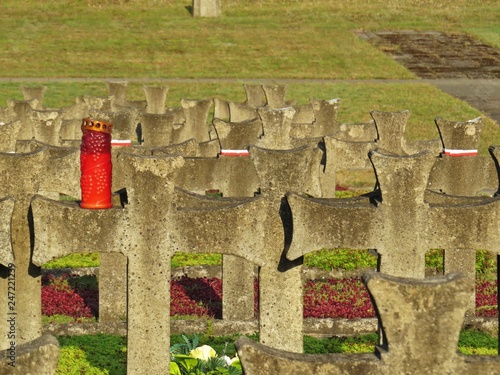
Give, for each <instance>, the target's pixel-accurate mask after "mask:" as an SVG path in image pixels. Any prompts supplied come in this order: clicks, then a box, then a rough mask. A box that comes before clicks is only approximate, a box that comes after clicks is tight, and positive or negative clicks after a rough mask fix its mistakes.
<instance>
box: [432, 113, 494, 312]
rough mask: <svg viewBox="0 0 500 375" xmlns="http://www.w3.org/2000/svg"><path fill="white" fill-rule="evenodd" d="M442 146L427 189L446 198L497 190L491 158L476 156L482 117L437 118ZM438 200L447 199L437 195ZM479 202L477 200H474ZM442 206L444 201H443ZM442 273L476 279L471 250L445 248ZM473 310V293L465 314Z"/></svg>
mask: <svg viewBox="0 0 500 375" xmlns="http://www.w3.org/2000/svg"><path fill="white" fill-rule="evenodd" d="M435 122H436V126H437V128H438V130H439V134H440V136H441V143H442V152H441V157H440V158H437V159H436V163H435V164H434V166H433V168H432V170H431V173H430V176H429V189H432V191H435V192H441V193H443V194H446V195H454V196H468V197H478V194H480V193H481V192H487V191H489V192H490V194H492V193H494V192H496V191H497V190H498V172H497V167H496V165H495V161H494V159H493V158H492V157H491V155H489V156H480V155H479V153H478V148H479V136H480V133H481V128H482V121H481V118H480V117H478V118H475V119H473V120H470V121H465V122H456V121H448V120H445V119H442V118H436V120H435ZM433 199H434V201H435V203H438V202H439V201H438V199H440V200H442V201H446V200H449V197H445V196H442V195H439V194H436V195H435V196H434V197H433ZM475 201H476V202H479V200H478V199H475ZM442 203H445V202H442ZM444 267H445V270H444V271H445V273H450V272H463V273H464V274H465V275H467V277H469V278H471V279H472V280H475V278H476V253H475V251H474V249H472V250H471V249H464V248H461V249H445V252H444ZM475 308H476V294H475V292H473V293H472V294H471V295H470V298H469V308H468V314H471V315H473V314H474V311H475Z"/></svg>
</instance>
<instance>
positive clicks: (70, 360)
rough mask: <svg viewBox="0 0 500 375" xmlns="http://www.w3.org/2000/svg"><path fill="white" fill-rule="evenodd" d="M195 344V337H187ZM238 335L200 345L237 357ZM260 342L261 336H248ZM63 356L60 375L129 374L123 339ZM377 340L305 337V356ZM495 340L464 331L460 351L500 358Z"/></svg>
mask: <svg viewBox="0 0 500 375" xmlns="http://www.w3.org/2000/svg"><path fill="white" fill-rule="evenodd" d="M187 337H188V338H189V340H190V341H191V342H192V340H193V339H194V337H193V335H187ZM238 337H239V335H231V336H222V337H211V336H205V335H201V336H199V340H198V345H199V346H201V345H209V346H211V347H212V348H213V349H215V351H216V352H217V353H225V354H226V355H227V356H229V357H233V356H234V355H235V353H236V348H235V346H234V341H235V340H236V339H237V338H238ZM247 337H249V338H251V339H253V340H258V335H256V334H255V335H250V336H247ZM57 339H58V341H59V344H60V347H61V355H60V359H59V364H58V369H57V372H56V374H57V375H77V374H83V373H84V374H91V375H104V374H106V375H124V374H125V373H126V339H125V337H123V336H112V335H94V336H90V335H83V336H72V337H70V336H58V337H57ZM377 340H378V336H377V334H368V335H362V336H357V337H329V338H324V339H319V338H314V337H310V336H305V337H304V352H305V353H308V354H325V353H351V354H355V353H371V352H373V351H374V349H375V345H376V343H377ZM170 343H171V345H172V346H174V345H176V344H182V343H184V338H183V337H182V335H172V336H171V338H170ZM497 345H498V341H497V339H496V337H492V336H491V335H489V334H487V333H484V332H480V331H476V330H464V331H462V332H461V333H460V337H459V342H458V350H459V352H461V353H462V354H469V355H497V354H498V349H497Z"/></svg>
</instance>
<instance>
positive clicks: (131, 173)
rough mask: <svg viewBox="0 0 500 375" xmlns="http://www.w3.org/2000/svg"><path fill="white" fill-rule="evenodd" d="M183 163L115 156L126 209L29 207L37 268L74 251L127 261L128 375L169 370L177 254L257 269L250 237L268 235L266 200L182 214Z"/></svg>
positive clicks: (255, 241) (256, 245) (43, 203)
mask: <svg viewBox="0 0 500 375" xmlns="http://www.w3.org/2000/svg"><path fill="white" fill-rule="evenodd" d="M182 163H183V159H182V158H181V157H178V156H177V157H170V156H163V157H146V156H137V155H132V154H127V153H125V152H123V153H120V154H119V155H118V157H117V160H116V162H115V165H116V166H115V167H114V168H115V169H118V170H120V171H121V173H120V174H118V176H120V177H118V178H119V179H121V180H120V181H117V184H118V185H120V183H121V182H122V183H123V184H124V187H126V194H127V200H128V202H129V204H127V205H125V207H124V208H121V207H119V208H112V209H109V210H84V209H81V208H80V207H79V206H78V205H77V204H76V203H71V202H70V203H65V202H57V201H52V200H49V199H47V198H43V197H40V196H37V197H36V198H35V199H33V200H32V202H31V207H32V212H33V221H34V233H35V248H34V252H33V262H34V263H35V264H37V265H41V264H44V263H46V262H47V261H49V260H50V259H54V258H58V257H61V256H63V255H66V254H69V253H73V252H104V253H118V252H119V253H122V254H124V255H125V256H127V262H128V270H127V271H128V272H127V275H128V276H127V277H128V306H127V324H128V349H127V358H128V359H127V373H128V374H143V373H144V371H145V368H144V366H145V363H147V367H148V371H149V372H151V373H155V374H160V373H168V371H169V359H170V358H169V353H168V348H169V340H170V316H169V315H170V314H169V304H170V287H169V285H170V259H171V257H172V255H173V254H174V253H175V252H176V251H183V252H193V251H194V252H216V253H217V252H219V253H223V254H232V255H237V256H240V257H243V258H245V259H246V260H248V261H251V262H253V263H255V264H257V265H259V266H264V264H265V261H266V259H265V257H263V256H262V255H261V254H260V253H259V252H257V251H249V249H260V248H262V247H263V244H262V242H263V241H264V240H265V237H263V236H255V232H256V231H257V232H261V231H264V229H265V228H264V227H263V226H264V220H263V219H262V214H261V213H262V212H265V207H266V202H265V199H263V198H262V197H257V198H248V199H244V200H242V201H235V200H232V201H231V202H229V203H227V202H225V203H224V204H222V203H217V207H215V208H214V207H208V208H206V206H207V204H201V203H200V204H199V205H197V207H196V208H194V209H193V208H190V207H182V206H180V205H178V204H177V202H176V201H175V196H176V193H175V189H174V181H175V178H174V176H175V173H176V171H177V170H178V169H179V168H180V167H181V165H182ZM206 200H207V198H205V197H200V198H199V201H200V202H205V203H206ZM148 218H149V219H148ZM153 218H154V219H153ZM221 223H225V225H221Z"/></svg>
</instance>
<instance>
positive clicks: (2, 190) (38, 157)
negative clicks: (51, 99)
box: [0, 142, 79, 346]
mask: <svg viewBox="0 0 500 375" xmlns="http://www.w3.org/2000/svg"><path fill="white" fill-rule="evenodd" d="M32 146H33V149H34V151H32V152H28V153H0V197H7V196H8V197H10V198H9V199H7V200H3V201H2V214H3V216H2V217H3V219H4V220H6V219H7V216H8V212H9V210H11V211H12V212H11V213H12V215H11V218H10V227H11V229H10V231H5V232H2V237H3V238H4V239H5V236H6V235H7V234H8V233H11V238H9V241H11V244H12V251H13V259H12V258H9V256H8V255H9V251H8V249H10V248H11V246H10V245H9V246H6V247H3V250H2V259H1V262H2V265H3V266H7V265H8V263H10V262H12V263H14V265H15V268H16V280H15V282H16V301H15V304H16V344H23V343H26V342H28V341H31V340H34V339H36V338H37V337H39V336H41V333H42V326H41V323H42V322H41V311H42V309H41V298H40V285H41V278H40V267H37V266H36V265H35V264H33V263H32V249H33V242H32V241H33V224H32V220H33V218H32V213H31V210H30V200H31V198H32V197H33V196H34V195H35V194H37V193H41V192H43V191H47V192H48V191H51V192H61V193H69V194H71V193H72V191H70V189H66V188H65V187H64V186H62V185H63V182H64V181H65V180H66V178H71V173H70V172H68V173H67V172H66V171H67V169H66V168H65V163H74V162H75V161H76V160H77V157H79V154H78V153H77V152H76V151H77V150H75V149H64V148H57V147H50V146H47V145H43V144H40V143H37V142H34V143H33V145H32ZM5 262H8V263H5ZM4 273H5V272H3V274H4ZM0 283H1V286H2V288H3V289H2V290H5V291H7V290H8V281H7V279H6V278H5V275H3V277H2V278H1V279H0ZM0 296H1V297H0V298H1V299H2V300H1V306H0V309H1V311H2V312H4V314H3V316H7V314H6V311H5V309H7V308H8V304H7V300H6V298H7V294H6V293H1V294H0ZM0 329H1V337H2V338H4V337H5V334H6V329H7V327H6V325H5V320H4V319H2V323H1V325H0ZM8 342H9V340H1V341H0V345H2V346H4V345H5V344H6V343H8Z"/></svg>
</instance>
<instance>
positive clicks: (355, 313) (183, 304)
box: [42, 275, 498, 320]
mask: <svg viewBox="0 0 500 375" xmlns="http://www.w3.org/2000/svg"><path fill="white" fill-rule="evenodd" d="M85 278H86V277H85V276H83V277H77V276H70V275H62V276H59V277H54V276H52V275H48V276H44V277H43V278H42V313H43V315H45V316H53V315H66V316H70V317H73V318H74V319H76V320H78V319H82V318H89V317H95V318H97V317H98V300H99V294H98V289H97V285H93V284H92V283H89V282H87V281H86V279H85ZM87 280H88V279H87ZM170 288H171V289H170V290H171V302H170V315H171V316H197V317H210V318H212V319H221V317H222V282H221V280H220V279H218V278H188V277H183V278H181V279H177V280H172V282H171V285H170ZM258 289H259V284H258V281H257V280H255V281H254V291H255V292H254V307H255V316H257V314H258V310H259V300H258ZM497 300H498V298H497V281H496V280H494V281H491V280H480V281H479V280H478V281H477V283H476V316H483V317H497V316H498V307H497ZM374 316H375V311H374V308H373V305H372V303H371V299H370V296H369V294H368V291H367V289H366V287H365V285H364V284H363V282H362V281H361V279H360V278H359V277H354V278H344V279H328V280H321V281H311V280H310V281H307V282H305V283H304V318H345V319H355V318H370V317H374Z"/></svg>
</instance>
